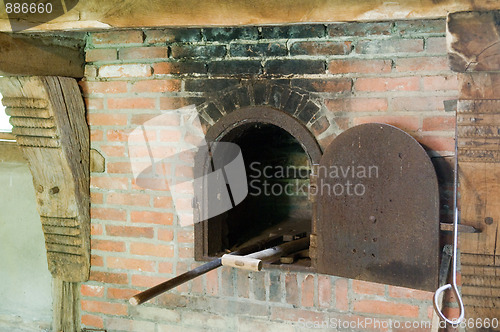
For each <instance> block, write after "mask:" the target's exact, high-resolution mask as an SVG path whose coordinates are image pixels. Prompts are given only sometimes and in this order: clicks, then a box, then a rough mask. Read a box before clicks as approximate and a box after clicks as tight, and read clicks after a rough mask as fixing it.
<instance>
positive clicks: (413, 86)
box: [354, 77, 420, 91]
mask: <svg viewBox="0 0 500 332" xmlns="http://www.w3.org/2000/svg"><path fill="white" fill-rule="evenodd" d="M419 85H420V79H419V77H381V78H380V77H376V78H358V79H357V80H356V82H355V83H354V88H355V89H356V90H357V91H417V90H419V88H420V86H419Z"/></svg>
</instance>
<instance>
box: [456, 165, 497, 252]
mask: <svg viewBox="0 0 500 332" xmlns="http://www.w3.org/2000/svg"><path fill="white" fill-rule="evenodd" d="M459 167H460V173H459V174H460V206H461V218H462V222H463V223H464V224H467V225H471V226H473V227H475V228H477V229H480V230H481V233H461V234H460V250H461V252H462V253H465V254H467V253H470V254H482V255H495V252H500V251H496V250H497V249H498V248H496V245H497V244H498V240H499V239H498V237H499V235H500V234H498V225H499V221H500V197H499V195H500V181H499V179H500V167H499V166H498V164H497V163H482V162H461V163H460V166H459ZM486 218H492V223H491V224H488V223H486Z"/></svg>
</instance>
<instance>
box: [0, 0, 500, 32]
mask: <svg viewBox="0 0 500 332" xmlns="http://www.w3.org/2000/svg"><path fill="white" fill-rule="evenodd" d="M4 8H5V7H4V6H0V31H7V32H9V31H12V30H11V26H10V23H9V20H8V17H7V14H6V12H5V9H4ZM494 9H500V3H499V2H498V1H492V0H440V1H436V0H419V1H415V0H394V1H385V0H356V1H354V0H347V1H346V0H329V1H327V0H308V1H303V0H300V1H299V0H289V1H286V2H284V1H283V0H233V1H226V0H205V1H199V0H184V1H178V0H107V1H102V0H85V1H80V2H79V3H78V4H77V5H76V6H75V7H74V8H73V9H71V10H69V11H68V12H67V13H65V14H64V15H62V16H60V17H58V18H56V19H53V20H52V21H50V22H48V23H45V24H41V25H37V26H35V27H32V28H30V29H29V30H30V31H53V30H89V29H103V28H127V27H128V28H130V27H179V26H238V25H267V24H290V23H306V22H318V23H328V22H343V21H370V20H388V19H417V18H438V17H446V15H447V14H448V13H450V12H458V11H469V10H494ZM30 20H32V21H35V19H34V18H33V19H31V18H28V19H27V22H25V23H26V24H27V25H29V24H30V23H33V22H29V21H30ZM38 20H39V18H38Z"/></svg>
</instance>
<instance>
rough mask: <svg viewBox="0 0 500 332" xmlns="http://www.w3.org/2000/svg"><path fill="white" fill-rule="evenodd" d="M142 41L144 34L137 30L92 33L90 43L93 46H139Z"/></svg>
mask: <svg viewBox="0 0 500 332" xmlns="http://www.w3.org/2000/svg"><path fill="white" fill-rule="evenodd" d="M143 41H144V33H143V32H142V31H137V30H127V31H107V32H99V33H92V43H93V44H94V45H108V44H132V43H133V44H140V43H142V42H143Z"/></svg>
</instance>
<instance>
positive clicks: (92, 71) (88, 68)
mask: <svg viewBox="0 0 500 332" xmlns="http://www.w3.org/2000/svg"><path fill="white" fill-rule="evenodd" d="M83 76H84V77H85V78H87V79H89V78H96V77H97V66H92V65H85V68H84V70H83Z"/></svg>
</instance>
